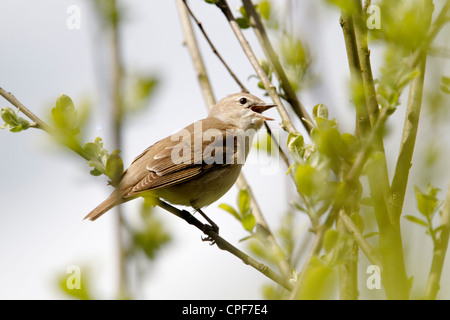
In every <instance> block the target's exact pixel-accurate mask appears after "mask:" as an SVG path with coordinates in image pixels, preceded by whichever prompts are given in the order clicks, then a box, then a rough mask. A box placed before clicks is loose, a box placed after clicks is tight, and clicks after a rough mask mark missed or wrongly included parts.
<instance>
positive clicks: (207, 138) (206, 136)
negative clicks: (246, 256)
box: [84, 93, 276, 230]
mask: <svg viewBox="0 0 450 320" xmlns="http://www.w3.org/2000/svg"><path fill="white" fill-rule="evenodd" d="M274 106H276V105H275V104H271V103H265V102H264V101H263V100H262V99H260V98H258V97H256V96H254V95H252V94H249V93H235V94H230V95H228V96H226V97H225V98H223V99H221V100H220V101H219V102H218V103H217V104H215V105H214V106H213V107H212V108H211V109H210V112H209V114H208V116H207V117H206V118H204V119H201V120H198V121H196V122H194V123H192V124H190V125H189V126H187V127H185V128H184V129H182V130H180V131H178V132H177V133H175V134H172V135H170V136H168V137H166V138H164V139H161V140H159V141H158V142H156V143H154V144H153V145H151V146H150V147H148V148H147V149H145V150H144V151H143V152H142V153H141V154H140V155H138V156H137V157H136V158H135V159H134V160H133V161H132V162H131V164H130V166H129V167H128V169H126V170H125V171H124V172H123V173H122V175H121V178H120V182H119V183H118V184H117V186H116V188H115V190H114V191H113V192H112V193H111V195H110V196H109V197H108V198H107V199H106V200H104V201H103V202H102V203H101V204H100V205H98V206H97V207H96V208H95V209H94V210H92V211H91V212H90V213H89V214H87V215H86V216H85V218H84V220H86V219H87V220H91V221H94V220H96V219H98V218H99V217H100V216H102V215H103V214H104V213H106V212H108V211H109V210H110V209H112V208H113V207H115V206H117V205H120V204H122V203H124V202H128V201H130V200H133V199H136V198H138V197H144V198H147V197H153V198H158V199H160V200H161V199H163V200H165V201H167V202H169V203H171V204H173V205H182V206H187V207H192V208H193V209H194V210H195V211H197V212H200V213H201V214H202V215H203V216H204V217H205V218H206V219H207V220H208V222H209V223H210V224H212V226H213V227H214V229H217V230H218V227H217V225H215V224H214V223H213V221H212V220H211V219H209V218H208V217H207V216H206V215H205V214H204V213H203V212H202V210H201V209H202V208H204V207H206V206H208V205H210V204H212V203H214V202H215V201H217V200H218V199H219V198H221V197H222V196H223V195H224V194H225V193H226V192H228V190H229V189H231V187H232V186H233V185H234V183H235V182H236V180H237V178H238V176H239V174H240V172H241V168H242V166H243V164H244V163H245V160H246V158H247V155H248V153H249V149H250V147H249V146H250V145H251V142H252V139H253V137H254V135H255V133H256V131H257V130H258V129H260V128H261V126H262V125H263V123H264V121H270V120H273V119H272V118H268V117H266V116H263V115H262V112H264V111H266V110H268V109H270V108H272V107H274Z"/></svg>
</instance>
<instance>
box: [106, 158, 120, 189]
mask: <svg viewBox="0 0 450 320" xmlns="http://www.w3.org/2000/svg"><path fill="white" fill-rule="evenodd" d="M119 153H120V151H119V150H114V151H113V152H112V153H111V154H110V155H109V157H108V159H107V160H106V166H105V169H106V174H107V176H108V177H110V178H111V184H112V185H116V184H117V183H118V182H119V181H120V177H121V175H122V172H123V161H122V158H121V157H120V156H119Z"/></svg>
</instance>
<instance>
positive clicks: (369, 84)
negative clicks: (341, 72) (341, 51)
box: [353, 0, 379, 127]
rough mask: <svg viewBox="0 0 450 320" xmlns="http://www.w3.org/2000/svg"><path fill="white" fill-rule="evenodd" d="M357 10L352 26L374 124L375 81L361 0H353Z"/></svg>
mask: <svg viewBox="0 0 450 320" xmlns="http://www.w3.org/2000/svg"><path fill="white" fill-rule="evenodd" d="M354 3H355V4H356V10H357V12H356V13H355V14H353V27H354V33H355V45H356V52H357V53H358V58H359V66H360V74H361V79H362V81H363V85H364V93H365V98H366V103H367V111H368V114H369V119H370V124H371V125H372V127H373V126H374V125H375V122H376V118H377V115H378V111H379V108H378V101H377V93H376V90H375V83H374V81H373V76H372V67H371V63H370V51H369V48H368V45H367V29H366V28H365V25H364V23H363V16H364V13H363V11H362V7H361V0H354Z"/></svg>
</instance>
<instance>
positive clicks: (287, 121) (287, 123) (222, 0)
mask: <svg viewBox="0 0 450 320" xmlns="http://www.w3.org/2000/svg"><path fill="white" fill-rule="evenodd" d="M216 5H217V6H218V7H219V8H220V9H221V10H222V12H223V14H224V15H225V17H226V19H227V20H228V22H229V24H230V26H231V29H232V30H233V32H234V34H235V35H236V38H237V40H238V41H239V44H240V45H241V47H242V49H243V50H244V53H245V55H246V56H247V58H248V59H249V61H250V63H251V65H252V66H253V69H255V71H256V73H257V75H258V77H259V78H260V79H261V82H262V83H263V85H264V88H265V89H266V91H267V93H268V94H269V96H270V98H271V99H272V100H273V102H274V103H275V104H276V105H277V109H278V113H279V114H280V116H281V119H282V123H283V124H282V125H283V127H284V129H285V130H287V131H288V132H289V133H292V132H297V130H296V129H295V127H294V125H293V123H292V120H291V118H290V116H289V114H288V112H287V111H286V109H285V107H284V105H283V103H282V101H281V99H280V97H279V96H278V94H277V92H276V89H275V87H274V85H273V84H272V83H271V82H270V80H269V78H268V77H267V75H266V73H265V72H264V70H263V68H262V67H261V65H260V63H259V62H258V59H257V58H256V55H255V53H254V52H253V50H252V48H251V47H250V44H249V43H248V41H247V39H246V38H245V36H244V34H243V33H242V30H241V28H240V27H239V25H238V23H237V22H236V19H235V18H234V16H233V13H232V12H231V10H230V7H229V6H228V3H227V1H226V0H218V1H217V3H216Z"/></svg>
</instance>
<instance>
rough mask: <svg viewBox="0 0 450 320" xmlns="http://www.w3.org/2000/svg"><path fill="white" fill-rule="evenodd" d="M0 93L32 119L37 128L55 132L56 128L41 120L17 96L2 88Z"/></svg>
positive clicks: (51, 132)
mask: <svg viewBox="0 0 450 320" xmlns="http://www.w3.org/2000/svg"><path fill="white" fill-rule="evenodd" d="M0 95H1V96H2V97H3V98H5V99H6V100H7V101H8V102H9V103H11V104H12V105H13V106H15V107H16V108H17V109H18V110H19V111H21V112H22V113H23V114H24V115H26V116H27V117H28V118H30V120H32V121H33V122H34V123H35V124H36V125H35V128H37V129H42V130H44V131H45V132H47V133H50V134H55V130H53V129H52V128H51V127H50V126H49V125H48V124H46V123H45V122H44V121H43V120H41V119H40V118H39V117H38V116H36V115H35V114H34V113H33V112H31V111H30V110H28V109H27V108H26V107H25V106H24V105H23V104H22V103H21V102H20V101H19V100H17V99H16V97H15V96H14V95H13V94H12V93H11V92H7V91H5V90H3V88H0Z"/></svg>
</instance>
